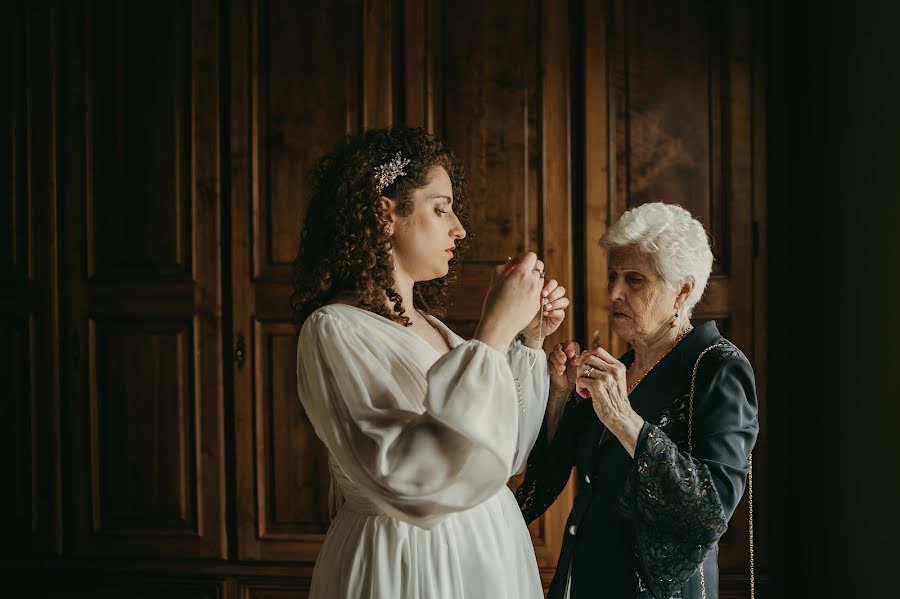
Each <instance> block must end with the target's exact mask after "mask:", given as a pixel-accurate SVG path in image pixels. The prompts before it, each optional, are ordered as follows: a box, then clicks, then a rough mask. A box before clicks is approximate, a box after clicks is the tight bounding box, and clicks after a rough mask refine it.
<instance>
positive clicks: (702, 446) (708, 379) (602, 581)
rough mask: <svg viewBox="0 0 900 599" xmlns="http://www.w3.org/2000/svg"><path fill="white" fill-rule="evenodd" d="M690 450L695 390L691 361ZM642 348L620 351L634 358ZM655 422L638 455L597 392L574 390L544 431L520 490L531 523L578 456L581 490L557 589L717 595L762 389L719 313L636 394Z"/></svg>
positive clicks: (576, 597)
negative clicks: (597, 408) (616, 432)
mask: <svg viewBox="0 0 900 599" xmlns="http://www.w3.org/2000/svg"><path fill="white" fill-rule="evenodd" d="M712 345H716V347H715V348H714V349H712V350H711V351H709V352H708V353H706V355H705V356H704V357H703V359H702V360H701V362H700V367H699V370H698V371H697V379H696V388H695V392H694V407H693V453H692V454H688V397H689V392H690V385H691V374H692V371H693V368H694V363H695V362H696V360H697V357H698V356H699V355H700V353H701V352H702V351H703V350H704V349H706V348H707V347H709V346H712ZM633 360H634V354H633V352H628V353H626V354H625V355H624V356H623V357H622V358H621V361H622V362H623V363H624V364H626V365H629V364H631V362H632V361H633ZM630 400H631V403H632V406H633V408H634V410H635V411H636V412H637V413H638V414H640V415H641V416H642V417H643V418H644V420H645V421H646V422H645V424H644V426H643V428H642V429H641V434H640V437H639V438H638V442H637V447H636V450H635V456H634V458H633V459H632V458H631V457H630V456H629V455H628V453H627V452H626V451H625V449H624V447H622V445H621V443H619V441H618V440H617V439H616V438H615V437H614V436H613V435H612V434H611V433H610V432H609V431H607V430H606V428H605V427H604V426H603V425H602V424H601V423H600V421H599V420H598V419H597V417H596V415H595V414H594V411H593V408H592V406H591V402H590V401H580V398H579V397H578V396H577V395H574V394H573V396H572V397H570V398H569V401H568V403H567V404H566V407H565V408H564V411H563V414H562V416H561V417H560V422H559V426H558V428H557V432H556V435H555V436H554V437H553V440H552V442H551V443H550V444H549V445H548V444H547V441H546V431H545V430H542V431H541V434H540V436H539V437H538V440H537V442H536V444H535V447H534V449H533V450H532V453H531V455H530V456H529V460H528V469H527V471H526V474H525V479H524V481H523V483H522V485H520V487H519V489H518V490H517V492H516V497H517V498H518V500H519V505H520V507H521V508H522V512H523V514H524V516H525V519H526V521H528V522H531V521H532V520H534V519H535V518H537V517H538V516H540V515H541V514H542V513H543V512H544V511H545V510H546V509H547V508H548V507H549V506H550V504H551V503H553V501H554V500H555V499H556V497H557V496H558V495H559V493H560V491H562V489H563V488H564V487H565V485H566V482H567V481H568V479H569V473H570V471H571V468H572V466H573V465H576V466H577V468H578V473H579V492H578V496H577V497H576V498H575V502H574V504H573V507H572V512H571V514H570V515H569V518H568V520H567V522H566V534H565V536H564V539H563V544H562V549H561V551H560V557H559V563H558V564H557V569H556V575H555V576H554V578H553V582H552V583H551V585H550V592H549V595H548V598H549V599H561V598H562V597H563V594H564V592H565V586H566V579H567V574H568V572H569V568H570V567H571V571H572V583H571V597H572V599H585V598H589V597H599V596H602V597H604V599H626V598H627V599H633V598H635V597H638V598H650V597H653V598H656V599H667V598H669V597H684V598H685V599H694V598H697V599H699V597H700V575H699V572H698V570H697V566H698V565H699V564H700V562H701V560H704V558H705V561H704V573H705V582H706V595H707V597H708V599H715V598H716V597H718V565H717V556H718V546H717V542H718V540H719V538H720V537H721V536H722V534H724V532H725V530H726V528H727V524H728V520H729V519H730V518H731V515H732V513H733V512H734V510H735V508H736V507H737V504H738V501H740V498H741V495H742V494H743V492H744V483H745V481H746V476H747V472H748V463H747V458H748V456H749V455H750V452H751V451H752V449H753V446H754V444H755V443H756V436H757V432H758V430H759V426H758V423H757V418H756V414H757V405H756V391H755V382H754V376H753V369H752V367H751V366H750V363H749V362H748V361H747V358H746V357H744V355H743V354H742V353H741V352H740V350H738V349H737V348H736V347H735V346H734V345H732V344H731V343H730V342H728V341H727V340H725V339H724V338H723V337H722V336H721V335H720V334H719V332H718V330H717V329H716V326H715V323H714V322H707V323H704V324H702V325H700V326H697V327H695V328H694V330H692V331H691V332H690V333H688V335H686V336H685V338H684V339H683V340H682V341H681V343H679V344H678V346H677V347H675V348H674V349H673V350H672V351H671V352H670V353H669V354H668V355H667V356H665V357H664V358H663V359H662V360H661V361H660V362H659V364H657V365H656V367H655V368H653V370H651V371H650V372H649V373H648V374H647V376H646V377H645V378H644V380H643V381H642V382H641V383H640V385H638V387H637V388H636V389H635V390H634V392H633V393H632V394H631V395H630Z"/></svg>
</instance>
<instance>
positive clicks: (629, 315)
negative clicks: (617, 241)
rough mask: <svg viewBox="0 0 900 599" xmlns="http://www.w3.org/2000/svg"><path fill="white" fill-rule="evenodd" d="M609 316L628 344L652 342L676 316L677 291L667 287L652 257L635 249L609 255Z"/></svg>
mask: <svg viewBox="0 0 900 599" xmlns="http://www.w3.org/2000/svg"><path fill="white" fill-rule="evenodd" d="M608 276H609V278H608V280H607V281H608V282H607V285H608V289H609V315H610V321H611V322H612V327H613V331H615V333H616V334H617V335H619V336H620V337H622V338H623V339H625V340H626V341H628V342H634V341H641V340H645V339H652V338H654V337H656V336H658V335H659V333H660V332H661V331H663V330H665V328H668V327H669V323H670V322H671V321H672V317H673V316H674V315H675V298H676V295H677V293H676V291H674V290H670V289H668V288H667V287H666V284H665V282H664V281H663V280H662V277H660V276H659V274H657V272H656V269H655V268H654V267H653V262H652V261H651V259H650V257H649V256H647V255H646V254H644V253H643V252H641V251H640V250H638V249H637V248H634V247H629V248H617V249H614V250H611V251H610V252H609V271H608Z"/></svg>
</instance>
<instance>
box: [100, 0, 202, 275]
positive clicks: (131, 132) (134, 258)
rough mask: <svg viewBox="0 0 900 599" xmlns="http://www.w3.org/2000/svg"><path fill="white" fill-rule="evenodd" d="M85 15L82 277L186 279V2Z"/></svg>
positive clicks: (111, 6) (115, 5) (189, 142)
mask: <svg viewBox="0 0 900 599" xmlns="http://www.w3.org/2000/svg"><path fill="white" fill-rule="evenodd" d="M92 7H93V10H92V11H91V12H90V15H91V17H90V20H89V21H88V27H89V28H90V30H89V31H88V32H87V38H86V40H87V47H86V48H85V52H86V56H87V62H86V68H87V70H86V83H87V86H86V89H85V94H86V102H87V104H88V112H87V116H88V119H89V120H88V122H87V123H86V126H87V136H86V140H85V141H86V143H87V145H86V147H85V156H86V159H87V162H88V164H87V165H86V168H87V171H88V173H89V174H90V175H89V179H88V181H87V182H86V183H87V185H88V191H87V199H88V204H87V226H88V248H89V250H88V251H89V253H88V273H89V276H90V277H91V278H94V277H98V278H101V279H115V280H121V279H123V278H132V279H134V278H139V277H148V276H149V277H153V278H154V279H160V278H163V279H167V278H181V279H189V278H190V277H191V256H192V253H191V240H190V237H191V230H192V229H191V222H190V208H191V185H192V176H193V174H194V173H193V172H192V165H191V159H192V156H193V151H194V148H193V139H192V135H191V125H192V122H191V85H192V83H193V81H192V78H191V58H192V57H191V49H190V46H189V44H190V42H191V38H190V34H191V32H190V23H191V4H190V3H187V2H177V1H175V0H170V1H169V2H163V3H136V4H124V3H121V2H109V3H96V4H93V5H92ZM138 24H140V27H139V28H138V27H136V26H137V25H138ZM161 40H168V41H167V43H160V42H161Z"/></svg>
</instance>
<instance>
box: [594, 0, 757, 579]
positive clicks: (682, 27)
mask: <svg viewBox="0 0 900 599" xmlns="http://www.w3.org/2000/svg"><path fill="white" fill-rule="evenodd" d="M585 10H586V15H588V19H587V21H586V22H587V27H588V30H593V29H595V28H597V27H604V26H605V27H607V29H606V31H607V33H608V36H607V40H606V42H605V43H602V44H601V43H598V42H590V41H589V42H588V44H587V46H586V55H585V56H586V61H585V65H586V69H585V77H586V86H585V89H586V113H585V118H586V129H585V131H586V147H587V149H588V152H587V154H586V155H587V156H588V159H589V161H590V164H591V165H593V167H594V168H588V169H587V170H586V175H585V177H586V189H587V198H586V208H587V209H590V210H591V212H590V213H588V214H587V217H586V221H585V222H586V227H585V255H586V257H587V276H588V277H590V276H591V275H590V273H591V272H592V271H593V270H600V269H601V268H602V269H603V270H605V257H604V256H603V253H602V251H600V250H599V249H598V248H597V247H596V243H597V240H598V239H599V237H600V236H601V235H602V234H603V232H604V231H605V230H606V227H608V226H609V224H610V223H612V222H614V221H615V220H617V219H618V218H619V216H621V214H622V213H623V212H624V211H625V210H627V209H629V208H632V207H635V206H638V205H640V204H644V203H646V202H653V201H665V202H669V203H675V204H680V205H682V206H684V207H685V208H687V209H688V210H690V211H691V213H692V214H693V215H695V216H696V217H697V218H698V219H699V220H700V221H701V222H702V223H703V224H704V226H705V227H706V229H707V231H708V232H709V234H710V237H711V241H712V244H713V254H714V257H715V263H714V266H713V274H712V276H711V277H710V280H709V284H708V287H707V289H706V292H705V294H704V297H703V299H702V300H701V301H700V303H699V304H698V305H697V307H696V308H695V311H694V319H693V320H694V322H695V323H701V322H704V321H707V320H715V321H716V323H717V325H718V327H719V330H720V331H721V332H722V333H723V334H724V335H725V336H726V337H728V338H729V339H730V340H732V341H733V342H734V343H735V344H736V345H737V346H738V347H740V348H741V349H742V350H743V351H744V352H745V353H746V354H747V356H748V357H749V359H750V361H751V363H753V365H754V370H755V373H756V378H757V381H760V382H761V384H760V385H759V386H758V392H759V402H760V416H759V417H760V421H761V424H762V430H761V433H760V437H759V440H758V442H757V449H756V451H755V453H754V468H755V474H756V477H755V478H756V483H757V486H758V487H759V486H762V487H763V488H764V489H765V488H766V474H765V473H766V465H767V435H766V430H765V424H766V410H765V385H764V381H765V378H766V364H765V356H764V352H763V350H762V348H763V347H764V346H765V329H764V327H761V326H760V324H759V323H760V321H762V320H763V319H764V307H763V305H762V302H759V301H757V300H758V299H759V298H760V297H761V296H760V295H759V292H758V289H759V288H764V287H765V268H764V264H762V263H761V262H760V256H759V255H758V249H759V239H758V238H756V237H755V236H756V235H757V234H758V232H759V231H760V230H761V228H762V227H763V226H764V214H765V211H764V209H761V208H760V207H759V204H760V203H761V202H762V203H764V194H762V192H761V191H760V189H759V187H758V186H759V185H760V183H759V181H760V179H759V177H760V175H759V172H760V171H758V170H757V169H758V168H759V167H758V166H756V165H755V164H754V162H759V161H760V160H761V159H760V156H761V150H760V145H759V144H760V143H761V142H760V141H759V140H758V139H754V131H758V130H759V125H758V124H757V122H758V119H761V118H762V104H761V101H760V100H759V97H760V96H759V94H760V93H761V92H760V91H759V89H760V88H759V86H761V85H762V84H763V83H762V81H761V79H759V77H758V76H759V64H761V63H760V59H759V57H758V52H759V48H758V46H754V43H755V42H754V40H758V39H759V35H760V33H759V31H757V30H756V29H754V27H758V24H757V25H755V26H754V25H752V23H753V18H754V16H753V15H754V14H755V13H754V11H753V10H752V9H751V4H750V3H747V2H743V1H740V0H734V1H730V2H707V1H700V0H698V1H695V2H693V1H692V2H684V3H678V4H677V5H675V4H671V5H665V6H661V5H657V4H654V3H650V2H646V1H644V0H614V1H610V2H607V3H603V5H602V6H599V7H594V6H592V7H589V8H586V9H585ZM604 81H605V82H606V84H605V85H604V84H603V82H604ZM604 111H605V113H606V114H603V112H604ZM591 156H593V157H594V158H593V159H591ZM604 162H606V164H605V165H604ZM603 166H606V167H607V168H601V167H603ZM754 177H756V178H754ZM587 291H588V300H589V301H588V306H587V314H586V327H585V328H586V329H587V331H586V332H587V338H590V339H591V345H604V346H605V347H611V348H612V350H613V353H614V354H616V355H619V354H621V353H624V352H625V351H626V350H627V349H628V348H627V345H626V344H625V343H624V341H623V340H621V339H619V338H618V337H616V336H615V335H613V334H612V332H611V329H610V327H609V323H608V319H607V314H606V312H607V309H608V308H607V295H606V290H605V286H604V285H602V283H601V279H600V278H599V277H597V279H596V283H594V284H591V285H589V287H588V290H587ZM760 473H762V475H760ZM760 481H762V482H761V483H760ZM754 497H755V506H754V511H755V514H754V516H755V518H756V521H757V527H756V528H757V530H756V537H755V538H756V547H757V552H758V553H759V554H760V555H762V554H764V553H765V546H766V540H767V535H766V534H765V522H766V517H767V515H768V509H767V504H768V500H767V496H766V494H765V493H760V492H759V489H758V488H757V489H755V493H754ZM747 510H748V506H747V498H746V495H745V498H744V500H743V501H742V503H741V504H740V505H739V506H738V509H737V511H736V512H735V515H734V517H733V518H732V520H731V524H730V527H729V530H728V532H727V533H726V535H725V536H724V537H723V539H722V542H721V544H720V549H721V553H720V557H719V563H720V565H721V567H722V573H723V588H725V586H726V584H725V581H727V588H728V589H729V592H730V593H736V595H734V596H745V593H746V592H747V589H748V583H747V571H748V561H749V560H748V541H749V530H748V524H747V518H748V513H747ZM760 523H762V524H760ZM757 568H758V571H757V573H758V574H759V578H758V579H759V580H760V581H763V582H762V583H763V584H765V583H766V581H767V580H768V579H767V576H766V573H767V568H768V564H767V562H766V561H764V560H757Z"/></svg>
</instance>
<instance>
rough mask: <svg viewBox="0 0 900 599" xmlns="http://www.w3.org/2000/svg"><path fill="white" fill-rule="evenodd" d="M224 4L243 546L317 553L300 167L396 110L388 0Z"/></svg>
mask: <svg viewBox="0 0 900 599" xmlns="http://www.w3.org/2000/svg"><path fill="white" fill-rule="evenodd" d="M231 8H232V13H231V23H230V30H231V33H230V40H231V52H232V61H231V83H232V86H231V100H232V104H231V112H230V116H229V118H230V120H231V151H232V160H231V172H232V178H231V236H232V244H231V247H232V249H233V252H232V257H231V279H232V313H231V322H232V330H233V334H232V339H231V340H230V341H231V348H232V351H234V349H235V348H236V346H237V343H238V342H239V341H240V340H243V342H244V344H245V346H246V359H245V361H244V363H243V365H242V366H241V365H238V364H237V363H236V362H235V363H234V366H233V377H232V378H233V385H234V406H235V422H234V430H235V450H236V457H237V461H236V464H235V473H236V479H237V485H236V500H237V503H236V508H237V513H238V514H239V516H238V522H237V530H238V538H239V547H238V555H239V557H240V558H241V559H251V560H273V559H274V560H291V561H313V560H315V557H316V555H317V554H318V549H319V547H320V545H321V543H322V540H323V539H324V534H325V531H326V530H327V528H328V513H327V498H328V487H329V475H328V470H327V461H326V458H327V452H326V451H325V448H324V446H323V445H322V443H321V442H320V441H319V440H318V438H317V437H316V436H315V432H314V431H313V429H312V425H311V424H310V422H309V420H308V418H307V417H306V415H305V413H304V411H303V406H302V405H301V403H300V401H299V399H298V398H297V392H296V382H295V381H296V378H295V377H296V361H297V355H296V345H297V332H298V331H297V328H296V327H295V326H294V325H293V324H292V323H291V320H292V314H291V310H290V304H289V301H288V300H289V297H290V293H291V287H290V276H291V262H292V261H293V259H294V256H295V254H296V250H297V242H298V240H299V236H300V228H301V224H302V222H303V219H304V218H305V215H306V208H307V206H308V204H309V200H310V189H309V186H308V185H307V179H306V174H307V172H308V171H309V170H310V169H311V168H312V167H313V166H314V164H315V162H316V161H317V160H318V158H319V157H320V156H321V155H323V154H325V153H326V152H329V151H330V150H331V149H332V148H333V147H334V146H335V145H336V144H337V143H338V142H339V141H340V140H341V138H342V137H343V136H344V135H347V134H351V133H354V132H357V131H359V130H360V129H361V127H362V126H363V122H372V123H382V124H386V123H387V122H388V121H389V120H390V118H391V116H390V114H391V107H390V104H389V103H387V104H386V103H385V102H386V100H385V99H384V98H383V97H381V95H382V94H383V93H384V92H385V90H387V92H390V91H391V85H390V79H389V78H388V79H387V83H385V80H384V78H381V77H379V76H377V72H378V70H379V69H380V68H381V66H383V65H388V66H390V60H391V57H390V43H389V42H390V39H389V37H388V38H385V37H384V36H386V35H388V34H389V33H390V31H389V28H388V26H389V24H390V20H389V19H390V16H391V15H390V12H389V10H388V7H387V6H386V4H385V3H381V2H361V1H353V0H346V1H342V2H338V3H316V4H312V5H309V6H305V5H300V4H297V3H293V2H275V1H271V2H270V1H266V0H258V1H253V2H249V3H247V4H244V3H237V2H235V3H233V5H232V7H231ZM364 27H365V28H373V27H374V28H375V29H376V30H377V36H378V40H377V41H378V44H377V45H372V46H369V45H366V42H367V40H368V39H369V34H364V33H363V31H364ZM385 28H388V29H385ZM298 32H300V33H301V34H298ZM375 34H376V33H375V32H373V33H372V35H375ZM337 39H340V40H341V41H340V43H335V40H337ZM382 52H386V53H387V55H386V56H380V54H381V53H382ZM361 72H364V73H365V78H364V81H363V82H362V86H361V85H360V83H359V74H360V73H361ZM385 85H386V87H385ZM363 89H365V90H366V93H365V94H364V93H363Z"/></svg>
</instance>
